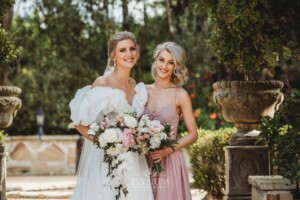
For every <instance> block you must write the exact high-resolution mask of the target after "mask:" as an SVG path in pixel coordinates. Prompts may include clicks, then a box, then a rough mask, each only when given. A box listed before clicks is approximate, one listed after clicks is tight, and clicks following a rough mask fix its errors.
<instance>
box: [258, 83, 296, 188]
mask: <svg viewBox="0 0 300 200" xmlns="http://www.w3.org/2000/svg"><path fill="white" fill-rule="evenodd" d="M299 111H300V91H299V90H296V89H295V90H293V91H292V93H291V95H290V96H289V97H288V98H287V99H286V100H285V102H284V103H283V105H282V106H281V108H280V110H279V112H277V113H275V116H274V118H273V119H271V118H270V117H264V118H263V119H262V123H261V126H260V130H261V133H260V135H259V138H258V141H257V142H258V143H262V142H266V143H267V144H268V146H269V149H270V152H271V155H270V156H271V170H272V174H274V175H282V176H284V177H286V178H288V179H290V180H291V181H296V182H298V184H299V182H300V145H299V144H300V112H299ZM298 188H299V187H298Z"/></svg>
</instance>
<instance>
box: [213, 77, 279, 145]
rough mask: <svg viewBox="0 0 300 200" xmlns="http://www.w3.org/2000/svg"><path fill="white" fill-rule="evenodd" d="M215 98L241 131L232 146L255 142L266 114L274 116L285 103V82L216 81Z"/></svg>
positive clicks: (223, 113)
mask: <svg viewBox="0 0 300 200" xmlns="http://www.w3.org/2000/svg"><path fill="white" fill-rule="evenodd" d="M213 88H214V90H215V93H214V100H215V102H216V103H217V104H218V105H219V106H220V109H221V111H222V115H223V117H224V119H225V120H226V121H227V122H230V123H233V124H234V126H235V127H236V128H237V132H236V133H235V134H234V135H233V136H232V137H231V138H230V139H229V144H230V145H237V146H239V145H254V142H255V140H256V137H257V136H258V135H259V131H258V130H257V128H258V126H259V124H260V121H261V119H262V117H264V116H270V117H273V116H274V113H275V112H276V111H277V110H278V108H279V105H280V104H281V103H282V102H283V99H284V95H283V93H282V92H281V91H280V90H281V89H282V88H283V83H282V82H281V81H275V80H272V81H219V82H216V83H214V84H213Z"/></svg>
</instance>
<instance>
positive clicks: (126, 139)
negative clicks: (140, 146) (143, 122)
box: [122, 128, 135, 147]
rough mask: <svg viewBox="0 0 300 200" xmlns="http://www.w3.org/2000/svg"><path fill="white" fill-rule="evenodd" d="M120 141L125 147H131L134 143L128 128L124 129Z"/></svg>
mask: <svg viewBox="0 0 300 200" xmlns="http://www.w3.org/2000/svg"><path fill="white" fill-rule="evenodd" d="M122 143H123V145H124V146H125V147H132V146H133V145H134V144H135V141H134V138H133V135H132V133H131V130H130V129H127V128H126V129H124V131H123V138H122Z"/></svg>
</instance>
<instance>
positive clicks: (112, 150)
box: [106, 147, 118, 156]
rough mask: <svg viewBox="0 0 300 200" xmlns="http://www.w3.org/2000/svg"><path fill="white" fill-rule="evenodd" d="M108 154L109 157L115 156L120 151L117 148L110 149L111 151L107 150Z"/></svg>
mask: <svg viewBox="0 0 300 200" xmlns="http://www.w3.org/2000/svg"><path fill="white" fill-rule="evenodd" d="M106 153H107V154H108V155H111V156H114V155H117V154H118V150H117V148H115V147H110V148H109V149H107V150H106Z"/></svg>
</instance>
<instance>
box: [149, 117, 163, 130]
mask: <svg viewBox="0 0 300 200" xmlns="http://www.w3.org/2000/svg"><path fill="white" fill-rule="evenodd" d="M148 126H149V129H150V130H151V131H152V132H156V133H158V132H161V131H163V130H164V126H163V125H161V123H160V121H159V120H153V121H151V122H150V123H149V125H148Z"/></svg>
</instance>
